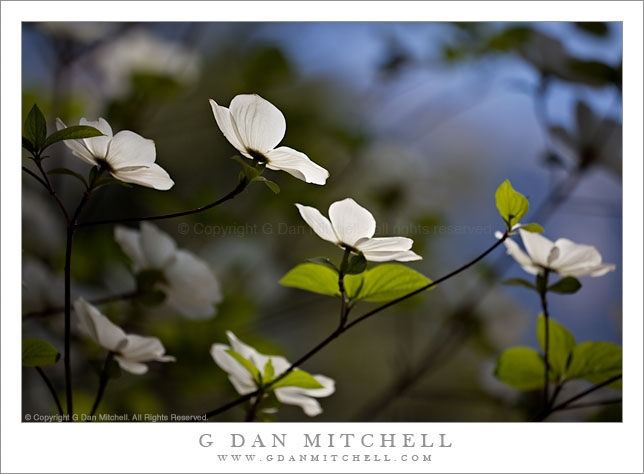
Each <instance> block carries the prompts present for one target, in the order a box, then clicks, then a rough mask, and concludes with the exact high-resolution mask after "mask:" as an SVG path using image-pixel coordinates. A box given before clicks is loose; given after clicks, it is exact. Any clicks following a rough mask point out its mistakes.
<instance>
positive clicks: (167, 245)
mask: <svg viewBox="0 0 644 474" xmlns="http://www.w3.org/2000/svg"><path fill="white" fill-rule="evenodd" d="M141 247H142V248H143V254H144V255H145V259H146V261H147V262H148V264H149V265H150V267H151V268H156V269H159V270H162V269H163V268H164V267H165V266H166V265H167V264H169V263H171V259H172V258H173V257H174V254H175V252H176V250H177V244H176V243H175V242H174V240H172V238H171V237H170V236H169V235H168V234H166V233H165V232H162V231H160V230H159V229H158V228H157V226H155V225H154V224H150V223H149V222H143V223H141Z"/></svg>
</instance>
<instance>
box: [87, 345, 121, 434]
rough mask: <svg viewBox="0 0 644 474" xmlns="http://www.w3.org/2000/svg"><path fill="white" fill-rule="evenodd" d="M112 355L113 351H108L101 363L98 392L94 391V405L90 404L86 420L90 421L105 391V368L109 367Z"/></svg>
mask: <svg viewBox="0 0 644 474" xmlns="http://www.w3.org/2000/svg"><path fill="white" fill-rule="evenodd" d="M113 357H114V352H112V351H110V352H108V353H107V357H105V363H104V364H103V370H102V371H101V377H100V381H99V384H98V392H97V393H96V399H95V400H94V405H92V411H91V412H90V414H89V418H88V419H87V421H92V418H93V417H94V414H95V413H96V410H97V408H98V405H99V404H100V403H101V399H102V398H103V393H105V387H107V382H109V380H110V378H109V376H108V373H107V370H108V368H109V364H110V362H111V361H112V359H113Z"/></svg>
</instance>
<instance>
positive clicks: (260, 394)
mask: <svg viewBox="0 0 644 474" xmlns="http://www.w3.org/2000/svg"><path fill="white" fill-rule="evenodd" d="M263 396H264V389H263V388H259V389H258V391H257V396H256V397H255V401H254V402H253V404H252V405H251V406H250V409H249V410H248V413H247V414H246V418H245V419H244V421H247V422H250V421H254V420H255V415H256V413H257V408H258V407H259V404H260V403H261V401H262V397H263Z"/></svg>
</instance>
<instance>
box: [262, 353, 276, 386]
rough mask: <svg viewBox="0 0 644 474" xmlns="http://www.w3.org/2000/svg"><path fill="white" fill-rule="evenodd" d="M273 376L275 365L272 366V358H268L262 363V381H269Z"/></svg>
mask: <svg viewBox="0 0 644 474" xmlns="http://www.w3.org/2000/svg"><path fill="white" fill-rule="evenodd" d="M274 376H275V367H273V359H268V362H266V365H264V383H266V382H270V381H271V380H273V377H274Z"/></svg>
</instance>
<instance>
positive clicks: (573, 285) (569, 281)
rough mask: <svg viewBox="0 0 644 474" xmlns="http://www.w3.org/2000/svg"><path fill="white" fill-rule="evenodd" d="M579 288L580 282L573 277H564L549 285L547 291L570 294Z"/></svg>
mask: <svg viewBox="0 0 644 474" xmlns="http://www.w3.org/2000/svg"><path fill="white" fill-rule="evenodd" d="M580 288H581V283H579V280H577V279H576V278H575V277H571V276H568V277H564V278H562V279H561V280H559V281H558V282H557V283H555V284H553V285H550V286H549V287H548V291H552V292H553V293H562V294H572V293H577V292H578V291H579V289H580Z"/></svg>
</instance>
